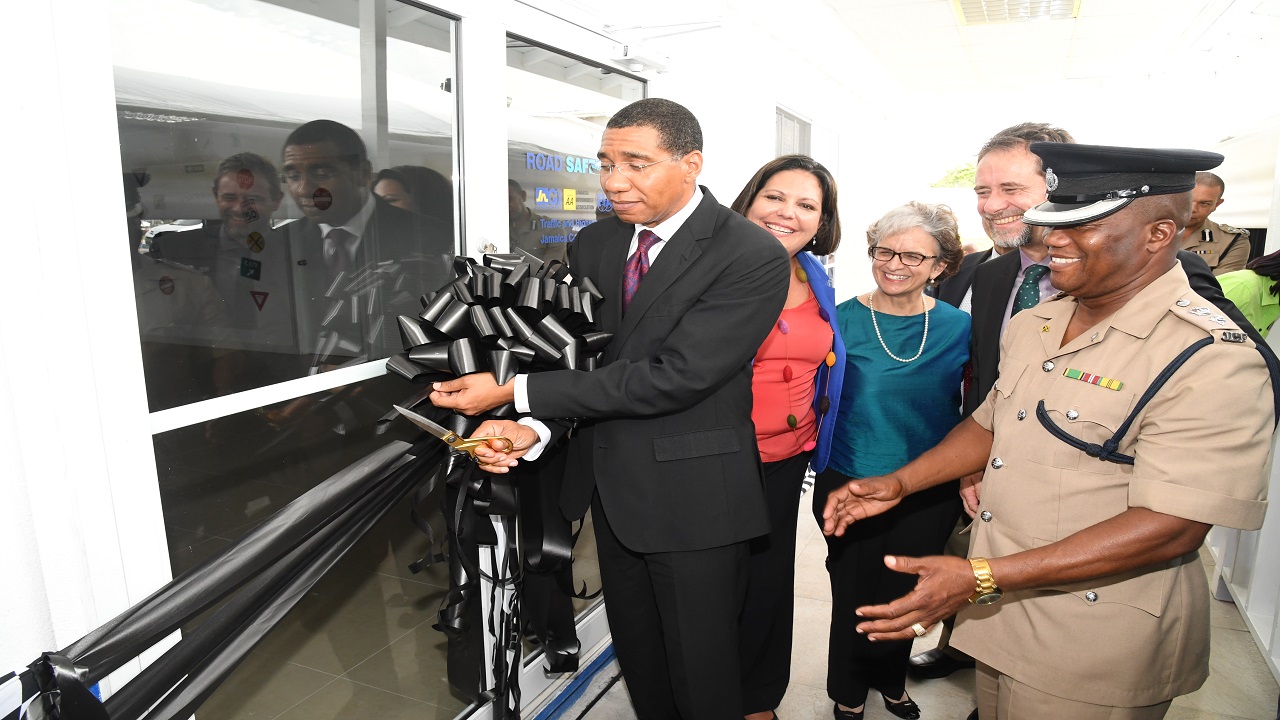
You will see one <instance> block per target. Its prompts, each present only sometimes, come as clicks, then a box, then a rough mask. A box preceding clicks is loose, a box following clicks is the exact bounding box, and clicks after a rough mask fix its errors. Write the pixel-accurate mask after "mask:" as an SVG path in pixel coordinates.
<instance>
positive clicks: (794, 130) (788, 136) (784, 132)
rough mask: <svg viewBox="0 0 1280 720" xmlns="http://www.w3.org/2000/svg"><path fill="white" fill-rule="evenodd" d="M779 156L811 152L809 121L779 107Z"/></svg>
mask: <svg viewBox="0 0 1280 720" xmlns="http://www.w3.org/2000/svg"><path fill="white" fill-rule="evenodd" d="M777 146H778V156H779V157H781V156H782V155H808V154H809V123H808V121H806V120H801V119H800V118H798V117H796V116H795V115H792V114H791V113H789V112H787V111H786V110H783V109H782V108H778V111H777Z"/></svg>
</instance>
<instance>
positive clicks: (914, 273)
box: [813, 202, 969, 720]
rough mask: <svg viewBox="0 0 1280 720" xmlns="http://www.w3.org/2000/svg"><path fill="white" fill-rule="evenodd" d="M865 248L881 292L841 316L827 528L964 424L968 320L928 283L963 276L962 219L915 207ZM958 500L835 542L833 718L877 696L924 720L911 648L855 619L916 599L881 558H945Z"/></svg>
mask: <svg viewBox="0 0 1280 720" xmlns="http://www.w3.org/2000/svg"><path fill="white" fill-rule="evenodd" d="M867 242H868V244H869V247H868V255H870V257H871V258H872V267H871V270H872V275H873V276H874V279H875V283H876V290H874V291H873V292H871V293H869V294H867V295H863V296H858V297H855V298H851V299H849V300H847V301H845V302H844V303H841V304H840V306H839V307H838V308H837V312H838V318H839V331H840V335H841V336H842V338H843V342H844V346H845V357H846V359H845V366H846V367H845V370H844V379H845V380H844V385H843V388H842V391H841V398H840V404H839V412H838V413H837V414H836V418H835V429H834V434H833V437H832V441H831V459H830V465H829V466H828V467H827V469H826V470H825V471H823V472H820V473H819V475H818V478H817V482H816V483H815V487H814V498H813V503H814V505H813V508H814V515H815V517H817V519H818V522H819V523H821V522H822V512H823V508H824V507H825V505H826V501H827V495H828V494H829V493H830V492H831V491H832V490H833V489H835V488H839V487H842V486H843V485H844V484H845V483H847V482H849V480H850V479H851V478H863V477H869V476H873V475H879V474H881V473H882V472H885V471H887V470H890V469H894V468H897V467H900V466H901V465H902V464H904V463H906V462H907V461H909V460H911V459H913V458H915V457H916V456H917V455H919V454H920V453H921V452H923V451H924V450H925V449H927V448H929V447H932V446H933V445H934V444H935V443H936V442H937V441H938V440H940V439H941V438H942V437H943V436H944V435H946V433H947V432H949V431H950V430H951V428H952V427H954V426H955V424H956V423H957V422H959V420H960V387H961V374H962V371H963V368H964V365H965V363H966V362H967V361H968V359H969V316H968V315H967V314H965V313H963V312H961V311H960V310H957V309H955V308H953V307H951V306H950V305H947V304H945V303H941V304H938V303H935V301H934V299H933V298H928V297H925V295H924V288H925V286H926V285H927V284H929V283H931V282H936V281H937V280H940V279H942V278H944V277H947V276H948V275H950V274H952V273H954V272H955V269H956V268H957V267H958V266H959V263H960V257H961V249H960V240H959V230H958V228H957V226H956V218H955V215H954V214H953V213H952V212H951V210H950V209H948V208H947V207H946V206H945V205H929V204H925V203H919V202H912V203H908V204H907V205H903V206H902V207H899V208H895V209H893V210H891V211H889V212H888V213H887V214H886V215H885V216H884V217H882V218H881V219H880V220H878V221H876V222H875V223H874V224H873V225H872V226H871V227H870V228H868V229H867ZM957 489H958V488H957V483H956V482H950V483H945V484H943V485H940V486H938V487H936V488H932V489H931V490H929V491H928V492H927V493H923V494H920V495H913V496H911V502H910V503H907V502H904V503H902V504H901V505H899V506H898V507H895V508H894V509H892V510H890V511H889V512H887V513H885V514H884V515H882V516H880V517H877V518H875V519H874V520H872V521H870V522H865V523H863V522H859V523H856V524H855V525H853V526H851V527H850V528H849V532H847V533H845V534H844V535H843V536H841V537H827V570H828V572H830V573H831V589H832V590H831V593H832V606H831V640H830V648H829V657H828V661H827V668H828V670H827V689H828V693H829V694H830V695H831V699H832V700H834V701H835V702H836V712H835V716H836V718H838V719H841V720H849V719H852V718H861V717H862V713H863V710H864V709H865V703H866V699H867V693H868V691H869V690H871V689H875V690H876V691H878V692H879V693H880V694H881V696H882V697H883V699H884V703H885V707H886V708H887V709H888V710H889V711H890V712H892V713H893V714H894V715H897V716H898V717H901V718H918V717H920V708H919V707H918V706H917V705H916V704H915V703H914V702H913V701H912V700H911V698H910V697H908V696H907V691H906V671H907V658H908V656H909V655H910V653H911V643H910V642H908V641H890V642H886V641H880V642H875V643H871V642H868V641H867V639H866V637H865V636H863V635H860V634H858V633H857V632H856V631H855V625H856V622H857V617H856V616H855V615H854V609H855V608H858V607H860V606H863V605H876V604H879V603H883V602H888V601H889V600H892V599H893V598H896V597H899V596H900V595H901V594H902V592H904V591H906V590H910V588H911V586H912V585H913V584H914V582H915V577H914V576H910V575H902V574H900V573H895V572H892V571H890V570H888V569H887V568H885V566H884V563H883V558H884V556H885V555H899V554H900V555H908V556H913V557H914V556H918V555H922V554H923V555H934V554H937V553H938V552H940V551H941V550H942V546H943V544H944V543H945V542H946V538H947V536H948V535H949V534H950V532H951V530H952V528H953V527H954V526H955V522H956V519H957V518H958V517H959V515H960V502H959V495H958V494H957ZM921 634H922V633H921Z"/></svg>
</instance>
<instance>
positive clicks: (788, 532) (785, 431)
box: [732, 155, 844, 720]
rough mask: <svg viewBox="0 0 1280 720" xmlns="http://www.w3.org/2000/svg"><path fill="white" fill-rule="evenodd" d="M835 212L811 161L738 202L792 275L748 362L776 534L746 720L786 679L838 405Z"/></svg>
mask: <svg viewBox="0 0 1280 720" xmlns="http://www.w3.org/2000/svg"><path fill="white" fill-rule="evenodd" d="M836 206H837V204H836V181H835V178H833V177H832V176H831V173H830V172H829V171H828V170H827V169H826V168H825V167H823V166H822V164H821V163H818V162H817V161H815V160H814V159H813V158H810V157H808V156H805V155H785V156H783V157H780V158H778V159H776V160H773V161H770V162H768V163H766V164H765V166H764V167H762V168H760V170H759V171H757V172H756V174H755V176H754V177H752V178H751V180H750V181H749V182H748V183H747V186H746V187H744V188H743V189H742V192H741V193H739V194H738V198H737V199H736V200H734V202H733V206H732V208H733V210H734V211H736V212H738V213H741V214H742V215H744V216H746V218H747V219H748V220H750V221H751V222H753V223H755V224H756V225H759V226H760V227H762V228H764V229H765V230H768V231H769V233H770V234H772V235H773V236H774V237H775V238H777V239H778V242H780V243H782V246H783V247H784V248H786V250H787V254H788V255H790V256H791V270H792V271H791V274H790V283H791V284H790V289H789V291H788V293H787V302H786V305H785V307H784V309H783V311H782V315H781V316H780V317H779V318H778V321H777V323H775V325H774V327H773V329H772V330H771V331H770V332H769V336H768V337H767V338H765V341H764V343H762V344H761V345H760V349H759V351H757V352H756V357H755V360H754V362H753V363H752V366H751V370H752V378H751V393H752V406H751V420H752V422H753V423H754V424H755V428H756V444H757V445H758V446H759V448H760V458H761V460H763V461H764V485H765V495H766V499H767V501H768V505H769V527H770V528H771V532H770V533H769V534H768V535H765V536H762V537H758V538H756V539H755V540H753V541H752V543H751V559H750V562H751V572H750V574H749V579H748V585H747V598H746V601H745V604H744V607H743V611H742V615H741V620H740V622H739V649H740V651H741V652H740V655H741V664H742V687H743V712H744V713H746V717H747V718H748V720H757V718H758V719H759V720H767V719H768V718H770V717H772V716H773V714H774V713H773V710H774V709H775V708H777V707H778V704H779V703H780V702H781V701H782V696H783V693H785V692H786V689H787V684H788V681H789V679H790V663H791V625H792V617H793V615H794V597H793V596H792V594H791V589H792V587H793V586H794V585H795V583H794V579H795V541H796V521H797V517H796V515H797V513H798V511H799V506H800V495H801V490H800V487H801V484H802V483H803V481H804V476H805V468H806V467H807V466H810V465H812V466H813V468H814V469H815V470H822V469H823V468H825V467H826V466H827V456H828V454H829V453H830V451H831V442H830V440H831V432H832V423H831V418H833V417H834V416H835V411H836V409H837V407H838V405H839V400H840V386H841V377H842V374H843V372H844V345H843V343H842V342H841V340H840V336H839V334H838V331H837V328H836V323H835V317H836V313H835V293H834V291H833V290H832V288H831V284H830V283H829V282H828V281H827V274H826V272H825V270H824V269H823V266H822V263H821V262H819V261H818V259H817V258H816V257H814V254H817V255H829V254H831V253H833V252H835V250H836V247H837V246H838V245H839V244H840V218H839V216H838V215H837V213H836ZM805 251H809V252H805ZM811 253H812V254H811Z"/></svg>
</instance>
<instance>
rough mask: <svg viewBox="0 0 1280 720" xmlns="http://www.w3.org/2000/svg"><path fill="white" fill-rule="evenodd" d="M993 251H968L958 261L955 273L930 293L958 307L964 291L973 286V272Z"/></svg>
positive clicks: (962, 299)
mask: <svg viewBox="0 0 1280 720" xmlns="http://www.w3.org/2000/svg"><path fill="white" fill-rule="evenodd" d="M994 252H995V251H994V250H992V249H991V248H987V249H986V250H983V251H981V252H975V253H969V254H968V255H965V256H964V259H963V260H961V261H960V269H959V270H956V274H955V275H952V276H951V277H949V278H947V279H946V280H943V281H942V282H940V283H938V287H937V288H935V289H934V292H933V293H932V295H933V296H934V297H936V298H938V299H939V300H941V301H942V302H944V303H946V304H948V305H950V306H951V307H957V308H958V307H960V303H961V302H963V301H964V296H965V293H967V292H969V288H970V287H972V286H973V274H974V272H976V271H977V269H978V266H979V265H981V264H982V263H984V262H986V261H987V260H988V259H989V258H990V257H991V255H992V254H993V253H994Z"/></svg>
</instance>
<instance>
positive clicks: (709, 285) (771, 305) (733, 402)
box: [528, 188, 789, 552]
mask: <svg viewBox="0 0 1280 720" xmlns="http://www.w3.org/2000/svg"><path fill="white" fill-rule="evenodd" d="M703 193H704V195H703V198H702V202H701V204H700V205H699V206H698V208H697V209H696V210H695V211H694V212H693V214H692V215H691V216H690V217H689V219H688V220H687V221H686V222H685V223H684V225H683V226H682V227H681V228H680V229H679V230H678V231H677V232H676V233H675V234H674V235H673V236H672V237H671V238H669V239H668V240H667V244H666V245H665V246H664V247H663V249H662V252H661V254H660V255H659V256H658V259H657V260H656V261H655V262H654V263H653V266H652V267H651V268H650V270H649V272H648V274H647V275H646V276H645V278H644V281H643V282H642V283H641V284H640V288H639V290H638V291H637V292H636V294H635V297H634V298H632V301H631V307H630V308H629V309H628V311H627V314H626V316H625V317H623V315H622V306H621V297H622V273H623V266H624V264H625V262H626V259H627V250H628V249H629V246H630V243H631V237H632V234H633V232H634V227H635V226H634V225H629V224H626V223H623V222H621V221H620V220H618V219H617V218H609V219H606V220H602V221H600V222H597V223H595V224H593V225H590V226H588V227H587V228H585V229H584V230H583V231H582V232H581V233H580V234H579V235H578V239H577V241H576V242H574V243H573V244H572V245H571V246H570V253H569V258H570V264H571V266H572V269H573V272H574V274H575V275H585V276H587V277H590V278H592V279H593V280H594V281H595V283H596V285H597V286H598V287H599V288H600V290H601V292H602V293H604V295H605V300H604V302H603V304H602V305H601V307H600V309H599V310H598V311H597V317H598V318H599V321H600V324H601V326H602V329H603V330H604V331H606V332H611V333H613V339H612V341H611V342H610V343H609V345H608V347H607V348H606V349H605V355H604V361H603V363H602V364H601V367H600V368H599V369H597V370H595V371H594V372H578V371H569V370H565V371H555V372H542V373H535V374H533V375H530V376H529V379H528V393H529V405H530V410H531V411H532V414H533V415H534V416H535V417H543V418H555V417H581V418H593V419H592V420H587V421H585V422H584V423H583V424H582V425H581V426H580V428H579V432H578V433H577V434H576V435H575V437H574V438H573V440H572V442H571V443H570V446H569V460H568V465H569V467H568V469H567V471H566V476H565V488H564V493H563V495H562V499H561V509H562V510H563V511H564V513H565V516H566V517H569V518H571V519H576V518H580V517H582V515H583V513H585V512H586V510H587V507H588V505H589V504H590V501H591V497H592V494H593V493H592V491H593V489H594V490H596V491H598V492H599V494H600V501H601V503H603V505H604V507H605V509H606V512H607V513H608V514H609V522H610V524H611V525H612V527H613V530H614V532H615V533H616V535H617V537H618V538H619V539H620V540H621V541H622V542H623V543H624V544H625V545H626V546H627V547H628V548H630V549H632V550H634V551H637V552H667V551H678V550H699V549H705V548H713V547H720V546H724V545H728V544H731V543H734V542H738V541H741V540H746V539H748V538H752V537H755V536H758V535H762V534H764V533H766V532H768V530H769V521H768V514H767V511H766V506H765V499H764V493H763V489H762V484H761V466H760V459H759V454H758V452H757V450H756V441H755V427H754V425H753V424H752V422H751V358H752V356H753V355H754V354H755V352H756V350H757V349H759V347H760V343H761V342H763V341H764V338H765V336H766V335H768V333H769V330H770V328H771V327H772V326H773V324H774V322H775V321H776V320H777V319H778V315H779V314H780V313H781V312H782V306H783V304H784V303H785V302H786V296H787V285H788V282H789V278H788V270H789V264H788V260H787V254H786V251H785V250H783V248H782V245H781V244H780V243H779V242H778V241H777V240H776V239H774V238H773V237H772V236H771V235H769V234H768V233H767V232H765V231H764V230H762V229H761V228H759V227H757V226H756V225H754V224H753V223H751V222H749V221H748V220H746V219H744V218H743V217H742V216H741V215H738V214H737V213H734V212H732V211H730V210H729V209H728V208H725V207H724V206H722V205H720V204H719V203H718V202H716V200H715V198H714V197H712V196H711V193H710V192H708V191H707V190H706V189H705V188H703Z"/></svg>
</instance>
